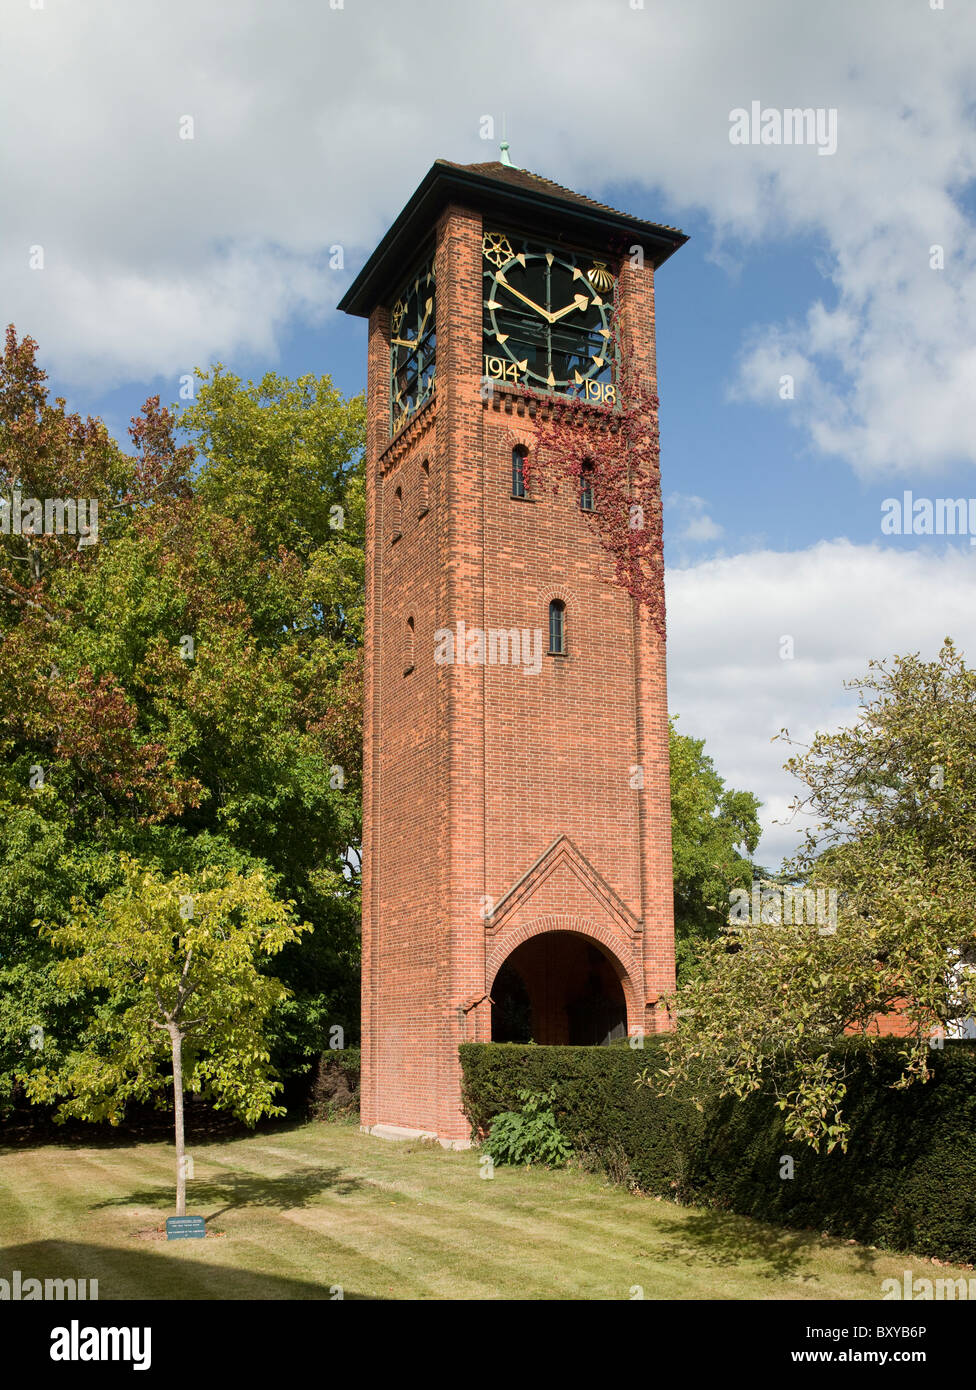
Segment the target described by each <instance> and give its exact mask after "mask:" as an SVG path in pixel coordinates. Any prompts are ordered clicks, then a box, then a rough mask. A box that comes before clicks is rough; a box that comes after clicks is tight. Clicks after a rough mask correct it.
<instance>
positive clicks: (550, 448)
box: [522, 320, 665, 641]
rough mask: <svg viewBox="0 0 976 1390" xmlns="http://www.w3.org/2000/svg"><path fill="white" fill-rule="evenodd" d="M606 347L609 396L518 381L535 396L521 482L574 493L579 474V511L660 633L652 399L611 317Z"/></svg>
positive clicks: (660, 576) (660, 535) (661, 604)
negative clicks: (589, 501)
mask: <svg viewBox="0 0 976 1390" xmlns="http://www.w3.org/2000/svg"><path fill="white" fill-rule="evenodd" d="M609 341H610V351H611V352H613V354H614V359H612V360H616V361H617V373H616V380H615V387H616V401H615V402H613V403H611V404H605V405H594V404H592V403H591V402H589V401H586V400H584V399H578V398H563V397H553V396H549V395H546V394H545V393H544V392H541V391H534V390H531V389H529V388H524V389H523V393H522V394H524V395H527V396H529V397H530V398H531V399H533V400H534V401H535V402H536V410H535V416H534V418H535V426H536V447H535V449H533V450H531V451H530V452H529V454H528V455H527V456H526V459H525V483H526V487H527V488H530V487H531V486H532V485H533V483H534V484H535V485H536V487H537V488H539V487H547V488H548V489H549V490H550V491H551V492H553V493H557V492H558V491H559V486H560V484H561V483H568V484H569V485H570V486H571V487H572V488H573V490H574V492H575V495H576V496H579V495H580V490H581V488H582V485H583V477H584V474H585V475H586V481H587V482H588V483H589V485H590V487H591V488H592V494H593V510H592V511H586V512H584V515H585V516H586V518H587V521H588V522H589V524H590V525H591V526H592V527H593V529H594V530H595V531H596V534H597V536H598V537H599V540H600V544H601V545H602V546H603V548H604V550H605V551H606V553H607V554H608V555H609V557H610V558H611V560H612V561H613V566H614V577H615V579H616V581H617V583H619V584H620V585H622V587H623V588H624V589H625V590H626V591H627V593H629V594H630V595H631V597H632V598H633V599H635V601H636V602H637V603H638V605H639V606H640V607H641V609H642V610H643V611H644V613H645V614H646V616H647V618H648V620H649V621H650V623H651V625H652V626H653V627H654V629H655V631H656V632H657V633H658V635H659V636H660V637H661V640H662V641H663V640H664V635H665V631H664V554H663V548H662V545H663V532H662V524H661V523H662V516H661V468H660V446H659V436H658V423H657V419H658V398H657V394H656V393H655V392H654V391H651V390H649V389H648V387H647V386H646V385H645V384H644V383H643V382H642V381H641V380H639V378H638V374H637V372H636V371H635V370H634V369H633V366H632V364H630V363H629V362H628V361H627V359H626V355H625V354H624V353H623V352H621V351H620V350H619V336H618V331H617V323H616V320H614V322H613V327H612V336H611V338H610V340H609Z"/></svg>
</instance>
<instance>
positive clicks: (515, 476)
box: [512, 444, 525, 497]
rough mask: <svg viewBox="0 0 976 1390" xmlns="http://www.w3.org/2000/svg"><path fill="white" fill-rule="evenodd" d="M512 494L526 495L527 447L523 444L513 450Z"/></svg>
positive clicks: (515, 495) (514, 495) (517, 445)
mask: <svg viewBox="0 0 976 1390" xmlns="http://www.w3.org/2000/svg"><path fill="white" fill-rule="evenodd" d="M512 496H513V497H524V496H525V449H524V447H523V446H522V445H521V444H516V446H515V448H514V449H513V450H512Z"/></svg>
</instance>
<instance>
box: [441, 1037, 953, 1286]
mask: <svg viewBox="0 0 976 1390" xmlns="http://www.w3.org/2000/svg"><path fill="white" fill-rule="evenodd" d="M842 1046H843V1047H844V1048H845V1049H846V1050H848V1058H847V1061H848V1069H849V1072H850V1075H849V1078H848V1089H847V1095H846V1097H845V1100H844V1110H845V1114H846V1118H847V1120H848V1122H849V1124H850V1128H851V1139H850V1144H849V1148H848V1152H847V1153H846V1154H845V1153H841V1152H840V1151H839V1150H835V1151H834V1152H833V1153H830V1154H817V1153H814V1152H813V1150H812V1149H810V1148H807V1147H806V1146H804V1145H802V1144H798V1143H795V1142H793V1141H791V1140H789V1139H787V1138H786V1132H785V1128H784V1122H783V1116H782V1113H781V1112H780V1111H779V1110H777V1108H776V1105H775V1102H774V1101H773V1100H772V1099H771V1098H770V1097H768V1096H765V1095H762V1094H756V1095H752V1096H749V1097H748V1098H747V1099H746V1100H744V1101H734V1100H724V1101H721V1102H714V1101H712V1102H707V1101H706V1103H705V1108H704V1112H703V1113H699V1112H698V1111H697V1110H696V1109H695V1107H694V1106H693V1105H692V1104H691V1101H690V1098H689V1097H688V1096H680V1095H679V1096H659V1095H655V1094H654V1091H653V1089H650V1088H648V1087H646V1086H642V1085H639V1084H637V1083H638V1082H639V1080H640V1075H641V1073H642V1072H643V1071H645V1070H646V1071H647V1072H648V1074H649V1075H650V1076H651V1077H652V1078H653V1075H654V1073H655V1071H656V1070H658V1069H659V1068H660V1067H661V1066H662V1065H663V1063H664V1060H665V1059H664V1051H663V1048H662V1046H661V1043H660V1041H659V1040H657V1039H653V1038H647V1039H645V1040H644V1047H643V1048H642V1049H631V1048H630V1047H629V1046H624V1047H525V1046H520V1045H518V1044H512V1043H464V1044H463V1045H462V1046H461V1049H460V1053H461V1066H462V1071H463V1077H464V1082H463V1103H464V1106H465V1111H466V1113H467V1115H468V1118H469V1119H470V1121H471V1126H472V1135H473V1137H476V1138H481V1137H482V1136H484V1135H485V1134H487V1133H488V1132H489V1131H491V1132H492V1134H494V1127H495V1126H496V1125H497V1124H498V1123H499V1120H500V1118H501V1116H502V1115H503V1114H505V1113H506V1112H511V1111H513V1110H517V1109H519V1099H520V1093H521V1092H523V1091H525V1090H530V1091H533V1092H536V1093H539V1092H542V1093H544V1094H545V1095H546V1096H547V1097H549V1101H548V1104H549V1106H550V1109H551V1111H552V1112H554V1113H555V1114H558V1117H559V1128H560V1130H561V1132H562V1134H563V1136H564V1137H565V1141H566V1143H567V1144H568V1145H569V1146H570V1148H571V1150H572V1152H573V1154H575V1155H576V1156H577V1157H578V1158H580V1159H581V1160H582V1161H583V1162H585V1163H586V1164H587V1166H590V1167H596V1166H601V1167H602V1168H603V1170H604V1171H605V1172H606V1173H607V1174H608V1176H609V1177H611V1178H612V1179H614V1180H622V1181H624V1182H625V1183H627V1185H629V1186H632V1187H637V1188H639V1189H640V1190H642V1191H644V1192H652V1193H655V1194H657V1195H661V1196H667V1197H671V1198H674V1199H676V1200H679V1201H688V1202H691V1201H694V1202H697V1203H700V1204H701V1205H704V1206H715V1207H721V1208H724V1209H727V1210H730V1211H735V1212H740V1213H742V1214H743V1215H746V1216H753V1217H756V1218H757V1219H759V1220H763V1221H771V1222H775V1223H777V1224H779V1225H782V1226H789V1227H793V1228H798V1229H813V1230H816V1231H818V1232H819V1231H827V1232H829V1233H830V1234H832V1235H835V1236H840V1237H847V1238H850V1237H853V1238H854V1239H856V1240H859V1241H862V1242H864V1243H865V1244H871V1245H877V1246H880V1247H882V1248H886V1249H892V1250H913V1251H915V1252H917V1253H918V1254H922V1255H933V1256H937V1257H938V1258H940V1259H948V1260H957V1261H960V1262H962V1263H970V1262H976V1044H974V1043H968V1042H952V1043H949V1044H947V1045H946V1046H945V1048H944V1049H943V1050H942V1051H935V1052H933V1054H932V1070H933V1077H932V1080H931V1081H929V1082H927V1083H926V1084H924V1085H921V1084H916V1085H913V1086H910V1087H907V1088H905V1089H895V1088H894V1085H893V1083H894V1082H895V1081H896V1080H897V1078H898V1076H899V1075H900V1072H901V1066H900V1062H899V1048H900V1042H899V1040H898V1039H897V1038H874V1039H851V1040H849V1041H847V1042H845V1043H843V1044H842ZM507 1125H508V1122H506V1126H505V1127H503V1130H502V1136H504V1134H505V1129H506V1128H507ZM489 1151H490V1150H489ZM785 1157H790V1158H792V1159H793V1165H792V1170H793V1177H792V1178H788V1177H786V1176H785V1175H784V1176H781V1174H785V1171H786V1170H787V1169H788V1167H789V1165H784V1164H783V1161H782V1160H783V1159H784V1158H785Z"/></svg>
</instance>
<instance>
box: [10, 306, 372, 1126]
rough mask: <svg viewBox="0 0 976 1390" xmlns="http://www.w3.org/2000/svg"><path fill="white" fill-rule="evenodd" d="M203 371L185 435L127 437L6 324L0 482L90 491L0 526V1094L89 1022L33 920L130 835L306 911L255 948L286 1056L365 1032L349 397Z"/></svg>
mask: <svg viewBox="0 0 976 1390" xmlns="http://www.w3.org/2000/svg"><path fill="white" fill-rule="evenodd" d="M199 382H200V385H199V391H198V393H197V398H196V400H195V401H194V402H193V403H192V405H191V407H190V409H189V410H188V411H187V412H186V416H185V419H184V421H183V427H184V430H185V436H184V437H185V442H182V443H181V442H179V438H178V436H179V428H180V426H179V422H178V421H177V419H176V417H175V416H174V414H173V413H172V412H170V411H167V410H166V409H165V408H163V407H162V406H161V405H160V403H159V400H158V398H153V399H151V400H149V401H148V402H147V403H146V406H145V408H144V411H143V413H142V415H141V416H140V417H138V418H137V419H136V420H134V421H133V423H132V428H131V430H130V436H131V442H132V446H133V450H134V452H132V453H126V452H125V451H123V450H122V448H121V447H120V446H119V445H118V444H116V443H115V441H114V440H112V439H111V438H110V437H109V436H108V433H107V431H106V430H105V427H104V425H103V424H102V423H101V422H100V421H95V420H91V419H89V420H85V421H83V420H81V419H80V418H79V417H78V416H76V415H72V414H70V413H69V412H68V411H67V410H66V407H65V402H64V401H63V400H62V399H61V398H57V399H56V400H54V401H52V400H51V399H50V397H49V394H48V391H47V387H46V384H45V375H44V373H43V372H42V371H41V370H40V368H39V367H38V366H37V362H36V344H35V343H34V342H33V341H32V340H31V339H30V338H24V339H22V340H20V341H18V339H17V336H16V334H15V333H14V331H13V329H12V328H11V329H8V331H7V335H6V345H5V350H4V355H3V358H2V361H0V496H2V497H5V498H8V499H9V498H10V497H11V496H12V494H13V493H15V492H19V493H21V494H22V496H24V497H37V498H39V499H45V498H61V499H65V498H75V499H77V498H83V499H95V500H97V502H98V539H97V543H92V544H83V545H79V540H80V539H81V538H80V537H79V536H78V535H77V534H74V535H72V534H69V533H62V534H56V533H54V534H48V533H40V534H26V533H23V532H21V533H17V532H15V530H14V529H13V528H11V529H10V531H9V533H8V532H0V1109H2V1108H3V1107H5V1106H6V1105H7V1104H9V1102H10V1098H11V1096H12V1095H13V1094H14V1093H15V1090H16V1087H17V1085H18V1084H19V1083H18V1082H17V1078H18V1077H21V1078H22V1077H24V1076H26V1075H29V1074H30V1072H31V1071H33V1070H34V1069H36V1068H37V1067H39V1066H40V1065H41V1063H42V1060H43V1062H44V1063H45V1064H46V1065H50V1064H51V1063H52V1062H53V1061H54V1060H55V1058H56V1057H57V1056H58V1055H67V1053H68V1052H70V1051H71V1050H72V1049H73V1047H74V1045H75V1042H76V1040H77V1037H78V1036H79V1029H80V1027H81V1025H82V1018H83V1015H84V1009H85V998H84V997H83V991H80V989H79V991H76V992H75V993H74V994H71V993H69V992H68V991H67V990H66V988H65V986H64V983H63V981H61V977H60V976H56V975H55V974H54V973H53V968H54V965H55V962H56V957H55V955H54V952H53V950H52V947H51V943H50V941H49V940H48V939H46V938H42V937H40V936H39V934H38V931H37V928H36V926H35V925H34V923H35V920H36V919H37V918H38V917H41V918H43V919H44V920H45V921H48V922H56V921H67V920H69V918H70V917H71V913H72V909H71V899H72V897H73V896H75V897H81V898H83V899H84V900H86V901H88V902H92V903H94V902H96V901H98V900H99V899H100V897H102V896H104V895H105V894H106V893H109V892H110V891H112V890H113V889H114V888H116V887H118V886H119V885H120V884H121V881H122V880H121V877H120V867H119V866H120V858H119V856H120V854H121V853H126V854H129V855H131V856H133V857H135V858H137V859H138V860H139V861H140V863H142V864H144V865H145V866H146V867H147V868H148V869H152V870H154V871H156V872H159V873H162V874H164V875H172V874H178V873H186V874H196V873H200V872H203V871H204V870H207V869H220V870H222V871H224V872H230V871H235V872H238V873H244V874H247V873H251V872H256V871H260V872H262V873H263V874H264V876H265V879H266V882H267V883H268V884H269V886H270V887H272V888H273V890H274V891H275V892H276V893H277V894H278V895H279V896H280V897H281V898H282V899H284V900H292V901H294V902H295V903H296V910H297V911H298V913H299V915H300V916H301V918H302V919H303V920H307V921H309V922H311V923H312V925H313V926H314V928H315V932H314V934H313V936H312V937H311V938H310V940H309V942H308V943H307V944H306V943H305V942H303V943H302V944H301V945H298V944H297V943H296V944H291V945H289V946H287V947H286V948H285V949H283V950H282V951H281V952H280V953H279V954H278V955H277V956H276V957H275V958H274V961H273V962H272V965H271V969H272V970H273V972H274V973H275V974H276V975H277V977H278V978H279V979H280V980H281V981H282V983H284V984H286V985H288V986H289V988H290V989H291V996H290V997H289V999H288V1000H287V1002H286V1004H285V1005H283V1006H282V1007H281V1008H280V1009H278V1010H276V1011H275V1014H274V1017H273V1020H272V1024H271V1027H272V1039H273V1052H274V1057H275V1061H276V1064H277V1065H278V1066H279V1067H280V1068H281V1069H282V1071H283V1072H284V1073H285V1074H289V1073H294V1072H297V1071H300V1070H301V1069H303V1068H305V1067H307V1065H308V1062H307V1059H308V1058H309V1057H310V1056H312V1055H314V1054H315V1053H316V1052H317V1051H319V1050H320V1049H321V1048H322V1046H323V1045H324V1043H325V1041H326V1040H327V1038H328V1027H329V1025H330V1024H332V1023H335V1022H340V1023H342V1024H343V1025H344V1026H345V1029H346V1033H347V1039H348V1041H351V1042H352V1041H355V1037H356V1030H357V1026H358V989H357V985H358V969H359V936H358V924H359V878H358V869H357V867H356V866H357V855H356V853H355V851H356V850H357V849H358V845H359V841H360V835H361V831H360V825H361V808H360V799H361V770H360V769H361V753H360V749H361V709H362V699H361V687H362V670H361V634H362V604H363V596H362V570H363V552H362V534H363V526H364V506H363V487H362V462H361V445H362V438H363V428H364V411H363V402H362V400H361V399H360V398H357V399H355V400H352V401H345V400H343V399H342V398H341V397H340V396H339V394H338V393H337V392H336V391H335V390H334V388H332V386H331V383H329V382H328V380H327V379H325V378H322V379H314V378H303V379H302V380H301V381H300V382H297V383H291V382H286V381H283V380H282V379H280V378H277V377H269V378H265V379H264V381H262V382H261V383H259V384H258V385H252V384H251V383H247V384H242V383H241V382H240V381H238V380H237V378H234V377H230V376H229V375H227V374H225V373H223V371H222V370H221V369H220V368H215V369H213V371H212V372H210V373H201V374H200V378H199ZM249 498H250V499H251V500H250V501H249ZM255 498H257V499H258V502H257V503H256V502H255V501H254V499H255ZM38 1030H42V1031H43V1036H44V1040H45V1041H44V1056H43V1059H42V1058H41V1056H40V1054H39V1050H38V1049H37V1048H36V1047H35V1045H34V1040H35V1039H36V1037H37V1036H38Z"/></svg>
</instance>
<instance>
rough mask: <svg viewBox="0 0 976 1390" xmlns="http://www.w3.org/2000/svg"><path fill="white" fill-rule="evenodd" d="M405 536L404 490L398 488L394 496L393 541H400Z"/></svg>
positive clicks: (391, 538)
mask: <svg viewBox="0 0 976 1390" xmlns="http://www.w3.org/2000/svg"><path fill="white" fill-rule="evenodd" d="M402 535H403V488H402V487H398V488H397V490H396V492H395V493H394V494H393V534H392V535H391V537H390V540H391V541H398V540H399V539H400V537H401V536H402Z"/></svg>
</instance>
